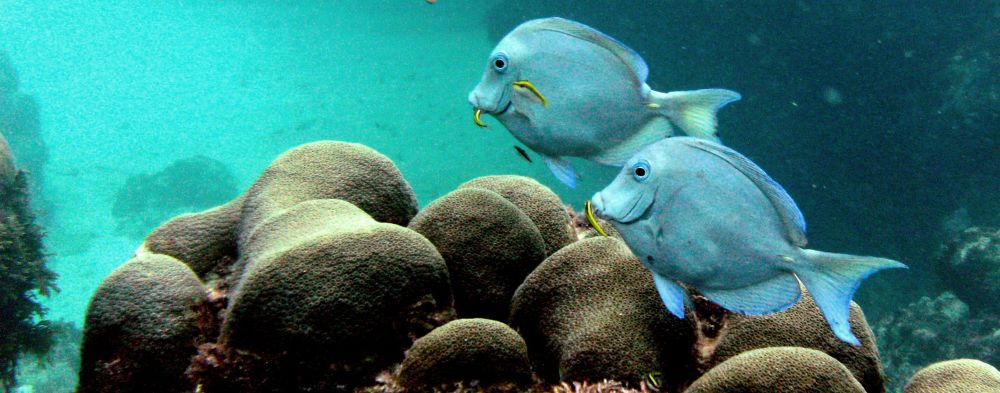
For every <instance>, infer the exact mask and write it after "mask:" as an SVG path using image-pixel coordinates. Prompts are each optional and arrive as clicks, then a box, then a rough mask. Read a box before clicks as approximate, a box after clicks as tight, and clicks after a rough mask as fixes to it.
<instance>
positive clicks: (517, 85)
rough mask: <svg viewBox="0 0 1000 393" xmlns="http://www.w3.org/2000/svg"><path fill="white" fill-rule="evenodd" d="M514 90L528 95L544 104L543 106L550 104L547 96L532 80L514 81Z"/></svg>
mask: <svg viewBox="0 0 1000 393" xmlns="http://www.w3.org/2000/svg"><path fill="white" fill-rule="evenodd" d="M514 92H515V93H518V94H521V95H525V96H528V97H530V98H532V99H533V100H535V101H537V102H538V103H540V104H542V106H546V107H547V106H549V100H548V99H547V98H545V95H543V94H542V92H540V91H538V88H537V87H535V85H534V84H532V83H531V81H527V80H521V81H516V82H514Z"/></svg>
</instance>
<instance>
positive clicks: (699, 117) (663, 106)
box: [649, 89, 741, 142]
mask: <svg viewBox="0 0 1000 393" xmlns="http://www.w3.org/2000/svg"><path fill="white" fill-rule="evenodd" d="M740 98H741V96H740V93H737V92H735V91H732V90H726V89H702V90H689V91H671V92H668V93H661V92H658V91H652V92H650V99H651V102H650V104H649V106H650V108H653V109H656V110H657V111H659V112H660V114H662V115H664V116H666V117H667V118H669V119H670V121H672V122H673V123H674V124H676V125H677V126H678V127H680V128H681V129H682V130H684V133H686V134H688V135H690V136H693V137H698V138H702V139H708V140H711V141H714V142H718V141H719V136H718V131H717V130H716V126H717V125H718V119H717V118H716V112H718V111H719V109H721V108H722V107H724V106H726V104H729V103H730V102H733V101H738V100H739V99H740Z"/></svg>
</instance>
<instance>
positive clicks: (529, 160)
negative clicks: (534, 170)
mask: <svg viewBox="0 0 1000 393" xmlns="http://www.w3.org/2000/svg"><path fill="white" fill-rule="evenodd" d="M514 150H517V154H520V155H521V157H524V159H525V160H528V162H532V161H531V157H528V152H526V151H524V149H522V148H521V146H514Z"/></svg>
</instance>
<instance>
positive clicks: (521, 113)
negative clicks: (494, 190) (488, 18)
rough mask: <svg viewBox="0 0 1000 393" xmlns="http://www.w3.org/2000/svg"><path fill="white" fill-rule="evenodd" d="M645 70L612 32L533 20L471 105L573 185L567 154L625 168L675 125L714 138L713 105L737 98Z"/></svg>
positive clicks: (493, 60) (504, 45)
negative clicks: (655, 81)
mask: <svg viewBox="0 0 1000 393" xmlns="http://www.w3.org/2000/svg"><path fill="white" fill-rule="evenodd" d="M648 74H649V69H648V67H647V66H646V62H645V61H643V59H642V57H640V56H639V54H638V53H636V52H635V51H633V50H632V49H630V48H629V47H627V46H625V45H624V44H622V43H621V42H618V41H617V40H615V39H614V38H611V37H609V36H607V35H605V34H603V33H601V32H599V31H597V30H595V29H593V28H591V27H589V26H586V25H583V24H580V23H577V22H573V21H570V20H566V19H562V18H546V19H536V20H531V21H528V22H525V23H523V24H521V25H520V26H518V27H517V28H515V29H514V30H513V31H511V32H510V33H509V34H507V36H506V37H504V38H503V39H502V40H500V42H499V43H498V44H497V46H496V48H494V49H493V52H492V54H491V55H490V58H489V62H488V64H487V66H486V71H485V72H484V73H483V76H482V80H481V81H480V82H479V84H478V85H477V86H476V87H475V89H474V90H473V91H472V92H470V93H469V103H471V104H472V106H473V107H474V110H475V113H474V120H475V122H476V124H478V125H480V126H482V127H485V126H486V125H485V123H483V122H482V120H481V118H480V117H481V115H482V114H484V113H486V114H489V115H492V116H493V117H495V118H496V119H497V120H499V121H500V122H501V123H503V125H504V126H505V127H506V128H507V129H508V130H509V131H510V132H511V134H513V135H514V137H515V138H517V139H518V140H519V141H521V142H522V143H524V144H525V145H526V146H528V147H529V148H531V149H532V150H534V151H535V152H537V153H539V154H541V155H542V156H543V157H544V158H545V163H546V165H547V166H548V167H549V169H550V170H551V171H552V173H553V174H555V176H556V177H557V178H559V180H560V181H562V182H563V183H565V184H566V185H568V186H570V187H575V186H576V178H577V175H576V171H575V170H574V169H573V167H572V165H570V163H569V162H568V161H566V160H565V159H564V158H563V157H567V156H571V157H581V158H584V159H587V160H591V161H596V162H599V163H602V164H605V165H615V166H621V165H622V164H623V163H624V162H625V161H626V160H628V159H629V157H631V156H632V155H633V154H635V153H636V152H637V151H639V149H641V148H642V147H643V146H646V145H648V144H650V143H653V142H656V141H658V140H661V139H663V138H666V137H668V136H670V135H673V127H671V123H673V124H674V125H676V126H678V127H680V128H681V129H682V130H684V132H685V133H686V134H688V135H691V136H697V137H701V138H706V139H710V140H718V137H717V135H716V124H717V121H716V117H715V114H716V111H718V109H719V108H721V107H722V106H724V105H726V104H728V103H730V102H733V101H736V100H738V99H740V95H739V94H738V93H736V92H733V91H729V90H723V89H705V90H694V91H675V92H669V93H661V92H658V91H654V90H652V89H650V87H649V85H647V84H646V77H647V76H648Z"/></svg>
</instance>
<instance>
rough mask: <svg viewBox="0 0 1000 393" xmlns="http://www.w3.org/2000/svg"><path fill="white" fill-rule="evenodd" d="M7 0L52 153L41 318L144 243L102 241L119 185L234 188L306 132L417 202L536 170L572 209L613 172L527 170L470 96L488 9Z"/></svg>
mask: <svg viewBox="0 0 1000 393" xmlns="http://www.w3.org/2000/svg"><path fill="white" fill-rule="evenodd" d="M99 3H100V4H101V5H100V6H96V5H95V4H98V2H92V1H84V0H46V1H34V0H4V1H2V2H0V50H2V51H5V52H7V53H8V55H9V57H10V59H11V61H12V63H13V64H14V66H15V68H16V69H17V71H18V74H19V77H20V81H21V87H20V89H21V91H22V92H24V93H26V94H29V95H33V96H34V97H35V98H36V99H37V100H38V102H39V105H40V108H41V109H40V110H41V115H40V116H41V123H42V130H43V136H44V139H45V142H46V144H47V145H48V148H49V161H48V163H47V166H46V168H45V170H46V182H45V184H44V190H45V195H43V196H42V197H43V198H45V199H47V200H49V202H51V205H52V207H51V209H49V210H48V211H47V212H45V213H44V214H47V215H48V218H47V222H48V223H49V224H48V225H47V228H46V230H47V232H48V235H47V239H46V243H47V246H48V248H49V252H50V253H52V256H51V258H50V260H49V263H50V265H51V267H52V268H53V269H54V270H55V271H56V272H58V273H59V275H60V278H59V280H58V286H59V287H60V289H61V293H59V294H58V295H56V296H54V297H53V298H51V299H50V300H48V301H47V305H48V307H49V308H50V311H49V317H50V318H51V319H63V320H68V321H74V322H76V323H78V324H79V323H81V322H82V320H83V317H84V315H85V312H86V307H87V302H88V300H89V298H90V295H91V294H92V293H93V291H94V290H95V289H96V288H97V286H98V285H99V284H100V282H101V280H102V279H103V278H104V277H105V276H106V275H108V274H109V273H110V272H111V271H112V270H113V269H114V268H115V267H117V266H119V265H120V264H122V263H124V262H125V261H126V260H128V259H129V257H130V256H131V254H132V252H133V251H134V250H135V248H136V247H137V246H138V245H139V243H138V241H137V240H135V239H129V238H126V237H123V236H121V235H117V234H116V233H115V230H114V227H115V221H114V220H113V218H112V216H111V205H112V202H113V200H114V196H115V192H116V191H117V190H118V189H119V188H120V187H121V185H122V184H123V183H124V182H125V180H126V179H127V178H128V177H129V176H130V175H134V174H138V173H152V172H156V171H159V170H161V169H162V168H164V167H166V166H167V165H169V164H170V163H172V162H173V161H175V160H178V159H183V158H188V157H191V156H194V155H197V154H201V155H205V156H208V157H211V158H214V159H217V160H219V161H221V162H223V163H225V164H226V165H227V166H228V167H229V169H230V170H231V171H233V173H234V174H235V176H236V177H237V180H238V183H239V186H240V189H241V190H243V189H245V188H246V187H248V186H249V185H250V184H251V183H252V182H253V180H254V179H255V177H256V176H257V175H258V174H259V173H260V172H261V171H262V170H263V169H264V168H265V167H266V166H267V164H268V163H269V162H270V161H271V160H273V159H274V158H275V157H276V156H277V155H278V154H280V153H281V152H283V151H285V150H287V149H289V148H292V147H294V146H297V145H299V144H302V143H306V142H309V141H314V140H322V139H335V140H344V141H352V142H359V143H363V144H366V145H368V146H371V147H373V148H375V149H377V150H379V151H380V152H382V153H383V154H386V155H388V156H389V157H390V158H392V159H393V160H394V161H395V162H396V164H397V165H398V166H399V167H400V168H401V170H402V172H403V174H404V175H405V176H406V178H407V180H409V182H410V184H411V185H412V186H413V188H414V190H415V191H416V193H417V195H418V197H419V199H420V203H421V206H425V205H426V204H427V203H428V202H430V201H432V200H434V199H435V198H437V197H438V196H441V195H443V194H444V193H447V192H448V191H450V190H451V189H453V188H454V187H455V186H457V185H459V184H460V183H462V182H464V181H466V180H469V179H472V178H474V177H477V176H483V175H489V174H503V173H513V174H521V175H526V176H531V177H534V178H536V179H538V180H540V181H542V182H543V183H544V184H546V185H548V186H549V187H551V188H552V189H553V190H555V191H557V192H558V193H560V194H561V196H562V197H563V199H564V200H565V201H566V202H567V203H572V204H574V205H581V204H582V202H583V200H584V199H585V198H587V196H589V195H591V194H592V193H593V192H595V191H597V190H599V189H600V188H601V187H602V185H603V184H604V182H606V181H608V180H610V178H611V177H613V171H612V170H610V169H605V168H601V167H597V166H594V165H591V164H586V163H581V162H579V161H577V169H578V170H580V171H581V172H582V173H583V175H584V179H583V183H582V184H581V186H580V187H579V188H578V189H577V190H575V191H573V190H569V189H568V188H566V187H564V186H562V185H561V184H559V183H558V182H557V181H556V180H555V178H554V177H552V176H551V175H550V174H549V173H548V171H547V170H546V169H545V166H544V164H542V163H541V162H540V160H536V161H535V163H533V164H529V163H527V162H526V161H524V160H522V159H521V158H520V157H519V156H518V155H517V154H516V153H515V151H514V149H513V148H512V147H511V146H512V145H513V144H514V142H515V141H514V139H513V138H512V137H511V136H510V134H508V133H507V132H506V131H505V129H504V128H503V127H502V126H501V125H500V124H499V123H497V122H495V121H493V119H489V120H488V121H489V122H490V123H491V124H492V125H493V127H492V128H490V129H488V130H481V129H479V128H477V127H475V126H474V125H473V123H472V119H471V115H472V114H471V108H470V106H469V104H468V102H467V101H466V97H467V94H468V92H469V90H471V88H472V87H473V86H475V84H476V83H477V82H478V79H479V77H480V75H481V73H482V71H483V69H484V67H485V62H486V57H487V56H488V55H489V52H490V50H491V49H492V47H493V45H494V44H495V43H494V42H490V41H489V39H488V38H487V35H486V30H485V26H483V25H482V21H483V19H484V18H486V17H488V15H485V12H486V11H487V10H488V9H490V5H492V4H493V1H481V0H477V1H475V2H472V1H440V2H438V4H435V5H428V4H426V3H425V2H424V1H422V0H394V1H384V2H378V4H375V2H368V1H301V2H295V1H256V2H244V1H209V0H203V1H191V0H183V1H179V0H170V1H167V0H163V1H155V0H144V1H134V0H117V1H103V2H99Z"/></svg>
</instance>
